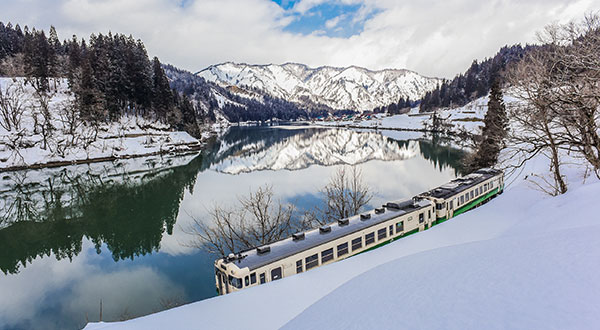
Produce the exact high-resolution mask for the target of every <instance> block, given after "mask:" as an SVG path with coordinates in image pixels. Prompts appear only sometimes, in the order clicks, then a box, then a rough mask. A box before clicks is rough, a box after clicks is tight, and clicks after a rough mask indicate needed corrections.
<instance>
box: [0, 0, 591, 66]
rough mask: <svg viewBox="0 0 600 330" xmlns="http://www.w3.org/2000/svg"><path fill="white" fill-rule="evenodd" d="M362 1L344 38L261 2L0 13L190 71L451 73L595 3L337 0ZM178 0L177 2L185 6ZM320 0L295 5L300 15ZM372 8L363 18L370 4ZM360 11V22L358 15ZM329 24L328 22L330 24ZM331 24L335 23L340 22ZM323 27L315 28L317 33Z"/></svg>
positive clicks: (147, 0)
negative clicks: (117, 40)
mask: <svg viewBox="0 0 600 330" xmlns="http://www.w3.org/2000/svg"><path fill="white" fill-rule="evenodd" d="M334 3H340V4H346V5H347V4H352V5H360V6H361V8H365V9H362V11H361V10H359V11H358V13H356V14H355V15H354V19H356V20H357V22H360V24H361V27H362V29H360V33H359V34H355V35H352V36H349V37H343V36H342V37H332V36H329V35H327V33H325V34H322V33H314V32H313V33H307V34H297V33H292V32H289V31H286V29H285V27H286V26H288V25H289V24H290V23H291V22H292V21H293V20H294V18H290V15H289V12H288V10H289V9H288V10H286V9H284V8H282V7H281V6H280V5H278V4H277V3H275V2H272V1H267V0H202V1H200V0H188V1H185V2H184V3H182V2H181V1H179V0H144V1H141V0H137V1H134V0H131V1H121V0H106V1H96V0H54V1H46V0H29V1H3V2H2V4H0V11H1V12H2V14H3V15H2V19H3V20H5V21H12V22H18V23H21V25H25V24H27V25H29V26H36V27H38V28H45V29H47V28H48V27H49V26H50V25H51V24H53V25H55V26H56V28H57V30H58V32H59V35H60V36H61V37H62V38H64V39H67V38H70V36H71V35H72V34H73V33H76V34H77V35H79V36H86V37H87V36H88V35H89V34H90V33H98V32H104V33H106V32H108V31H109V30H111V31H113V32H119V33H124V34H133V35H134V36H135V37H137V38H141V39H142V40H143V41H144V42H145V44H146V46H147V49H148V52H149V54H150V55H157V56H159V57H160V58H161V60H162V61H163V62H168V63H172V64H175V65H177V66H180V67H183V68H185V69H188V70H191V71H196V70H200V69H202V68H204V67H206V66H208V65H211V64H215V63H220V62H224V61H236V62H247V63H283V62H287V61H293V62H301V63H306V64H308V65H311V66H319V65H335V66H347V65H359V66H364V67H367V68H371V69H382V68H391V67H392V68H408V69H411V70H415V71H417V72H419V73H422V74H425V75H428V76H438V77H452V76H454V75H455V74H457V73H459V72H462V71H464V70H465V69H466V68H467V67H468V66H469V64H470V63H471V61H472V60H473V59H483V58H485V57H490V56H493V55H494V53H495V52H496V51H497V50H498V49H499V48H500V47H502V46H504V45H506V44H514V43H526V42H533V41H535V32H536V31H537V30H540V29H541V28H543V26H544V25H546V24H548V23H551V22H553V21H556V20H559V21H566V20H570V19H576V18H580V17H582V15H583V14H584V13H585V12H586V11H589V10H592V9H594V8H598V7H600V0H573V1H563V0H525V1H522V0H504V1H479V0H448V1H443V2H437V1H433V0H424V1H395V0H362V1H358V0H339V1H335V2H334ZM182 4H183V5H182ZM322 4H323V1H322V0H303V1H300V2H296V3H295V4H294V6H293V7H292V9H291V10H293V11H296V12H298V13H307V12H309V11H310V10H311V8H315V6H318V5H322ZM372 9H377V11H376V12H375V14H373V15H370V16H369V11H368V10H372ZM360 13H362V15H363V17H362V19H359V18H358V17H359V16H360V15H359V14H360ZM333 23H334V22H330V24H333ZM338 24H340V23H339V22H338ZM322 29H323V27H318V28H315V30H322Z"/></svg>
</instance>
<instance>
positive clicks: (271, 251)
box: [224, 199, 432, 270]
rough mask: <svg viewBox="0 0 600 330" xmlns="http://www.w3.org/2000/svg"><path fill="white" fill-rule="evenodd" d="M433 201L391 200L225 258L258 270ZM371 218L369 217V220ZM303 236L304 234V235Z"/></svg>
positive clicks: (240, 265)
mask: <svg viewBox="0 0 600 330" xmlns="http://www.w3.org/2000/svg"><path fill="white" fill-rule="evenodd" d="M431 204H432V203H431V201H429V200H426V199H415V200H412V199H409V200H403V201H397V202H389V203H387V204H385V205H384V207H382V208H381V209H376V210H377V212H376V210H370V211H368V212H365V213H362V214H360V215H356V216H353V217H350V218H347V219H343V220H341V221H336V222H333V223H330V224H327V225H325V226H321V227H319V228H315V229H310V230H308V231H305V232H304V236H303V238H300V239H294V236H298V235H297V234H294V235H293V236H291V237H288V238H285V239H282V240H280V241H276V242H274V243H271V244H267V245H264V246H263V247H258V248H253V249H249V250H245V251H242V252H240V253H238V255H237V256H236V257H235V258H234V259H227V258H225V259H224V260H225V261H226V262H227V263H234V264H235V265H236V266H237V267H238V268H240V269H241V268H245V267H248V268H249V269H250V270H254V269H257V268H260V267H262V266H264V265H268V264H270V263H272V262H275V261H277V260H280V259H284V258H287V257H289V256H292V255H294V254H296V253H299V252H302V251H306V250H308V249H311V248H314V247H316V246H319V245H321V244H325V243H327V242H330V241H333V240H336V239H338V238H341V237H344V236H346V235H350V234H352V233H354V232H358V231H361V230H363V229H366V228H369V227H371V226H375V225H378V224H381V223H383V222H385V221H388V220H390V219H393V218H395V217H399V216H402V215H405V214H409V213H413V212H416V211H418V210H421V209H423V208H425V207H427V206H431ZM382 209H383V210H384V212H383V213H381V210H382ZM367 217H368V219H366V218H367ZM344 220H348V221H347V222H346V223H347V224H340V223H342V222H344ZM299 236H302V235H301V234H300V235H299ZM267 247H268V248H267ZM258 249H263V251H265V250H268V252H264V253H258ZM240 255H241V257H240Z"/></svg>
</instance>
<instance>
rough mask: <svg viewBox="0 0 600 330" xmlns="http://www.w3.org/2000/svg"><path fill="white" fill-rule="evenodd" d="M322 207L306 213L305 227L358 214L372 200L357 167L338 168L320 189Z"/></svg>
mask: <svg viewBox="0 0 600 330" xmlns="http://www.w3.org/2000/svg"><path fill="white" fill-rule="evenodd" d="M321 193H322V194H323V195H324V200H323V205H322V206H317V207H315V208H314V209H313V210H310V211H308V212H307V213H306V214H305V216H304V222H305V226H313V225H316V224H320V225H322V224H325V223H329V222H332V221H336V220H338V219H343V218H347V217H350V216H353V215H356V214H358V213H359V212H360V211H361V210H362V209H363V208H364V207H365V206H366V205H367V204H369V202H370V201H371V199H372V198H373V192H372V191H371V188H370V187H369V186H367V185H366V184H365V183H364V181H363V177H362V171H361V170H360V169H359V168H358V167H357V166H352V167H350V168H348V167H346V166H344V167H340V168H339V169H338V170H337V171H336V172H335V173H334V174H333V176H332V177H331V178H330V179H329V182H328V183H327V184H326V185H325V186H324V187H323V188H322V189H321Z"/></svg>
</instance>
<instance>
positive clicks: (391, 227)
mask: <svg viewBox="0 0 600 330" xmlns="http://www.w3.org/2000/svg"><path fill="white" fill-rule="evenodd" d="M392 235H394V225H391V226H390V236H392Z"/></svg>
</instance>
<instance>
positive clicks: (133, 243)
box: [0, 155, 201, 273]
mask: <svg viewBox="0 0 600 330" xmlns="http://www.w3.org/2000/svg"><path fill="white" fill-rule="evenodd" d="M194 157H195V158H194ZM190 159H193V160H192V161H190ZM200 162H201V157H200V158H198V157H196V155H194V156H187V157H178V158H169V157H166V158H163V157H156V158H146V159H143V160H142V159H137V160H125V161H121V162H117V163H114V164H112V163H101V164H90V165H79V166H69V167H64V168H60V169H46V170H35V171H19V172H9V173H5V174H4V177H3V179H2V184H1V191H2V192H1V193H0V203H1V204H2V205H0V206H1V207H2V210H4V212H3V213H2V215H1V217H0V228H1V230H0V251H3V253H2V254H1V255H0V269H1V270H2V271H3V272H4V273H17V272H18V271H19V269H20V267H21V266H26V265H27V263H30V262H31V261H32V260H33V259H35V258H36V257H37V256H43V255H50V254H52V255H54V256H55V257H56V259H58V260H60V259H63V258H68V259H70V260H71V259H72V258H73V257H74V256H76V255H77V254H79V253H80V252H81V249H82V246H81V244H82V240H83V238H84V237H87V238H88V239H90V240H91V241H92V242H93V243H94V246H95V249H96V251H97V252H98V253H100V247H101V245H102V244H103V243H104V244H106V246H107V248H108V250H109V251H110V252H111V254H112V258H113V259H114V260H115V261H117V260H120V259H126V258H133V257H135V256H139V255H144V254H147V253H151V252H153V251H158V249H159V247H160V241H161V238H162V235H163V233H164V232H166V233H171V232H172V231H173V226H174V224H175V220H176V217H177V213H178V211H179V203H180V201H181V199H182V197H183V193H184V190H185V189H188V190H189V189H190V187H192V186H193V185H194V182H195V180H196V174H197V168H198V165H197V163H200ZM186 163H187V164H186ZM184 164H185V165H184Z"/></svg>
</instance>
